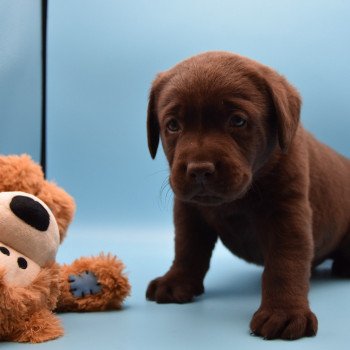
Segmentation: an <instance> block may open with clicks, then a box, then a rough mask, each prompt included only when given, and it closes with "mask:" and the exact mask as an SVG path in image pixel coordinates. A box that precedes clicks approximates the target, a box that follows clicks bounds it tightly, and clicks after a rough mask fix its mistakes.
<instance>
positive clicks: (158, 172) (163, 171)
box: [145, 169, 169, 179]
mask: <svg viewBox="0 0 350 350" xmlns="http://www.w3.org/2000/svg"><path fill="white" fill-rule="evenodd" d="M168 171H169V170H168V169H161V170H158V171H155V172H154V173H151V174H148V175H146V176H145V178H146V179H147V178H149V177H151V176H154V175H157V174H160V173H165V172H168Z"/></svg>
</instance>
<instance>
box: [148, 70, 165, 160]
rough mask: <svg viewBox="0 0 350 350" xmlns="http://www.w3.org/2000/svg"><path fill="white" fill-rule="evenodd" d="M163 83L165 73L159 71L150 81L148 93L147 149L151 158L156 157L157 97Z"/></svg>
mask: <svg viewBox="0 0 350 350" xmlns="http://www.w3.org/2000/svg"><path fill="white" fill-rule="evenodd" d="M164 83H165V73H159V74H158V75H157V77H156V78H155V80H154V81H153V83H152V87H151V91H150V94H149V101H148V108H147V140H148V149H149V152H150V154H151V157H152V159H154V158H155V157H156V154H157V149H158V145H159V132H160V129H159V122H158V115H157V99H158V95H159V92H160V90H161V89H162V87H163V86H164Z"/></svg>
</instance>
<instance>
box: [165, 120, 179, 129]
mask: <svg viewBox="0 0 350 350" xmlns="http://www.w3.org/2000/svg"><path fill="white" fill-rule="evenodd" d="M166 128H167V129H168V131H170V132H178V131H179V130H180V124H179V122H178V121H177V120H176V119H170V120H169V121H168V122H167V124H166Z"/></svg>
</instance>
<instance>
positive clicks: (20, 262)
mask: <svg viewBox="0 0 350 350" xmlns="http://www.w3.org/2000/svg"><path fill="white" fill-rule="evenodd" d="M17 264H18V266H19V268H21V269H23V270H25V269H26V268H27V267H28V263H27V260H26V259H24V258H22V257H20V258H18V259H17Z"/></svg>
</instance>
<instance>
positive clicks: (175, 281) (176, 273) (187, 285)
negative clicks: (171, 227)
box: [146, 199, 217, 303]
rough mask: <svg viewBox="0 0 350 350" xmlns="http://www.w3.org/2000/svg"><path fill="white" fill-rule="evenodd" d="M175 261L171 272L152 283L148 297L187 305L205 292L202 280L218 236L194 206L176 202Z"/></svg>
mask: <svg viewBox="0 0 350 350" xmlns="http://www.w3.org/2000/svg"><path fill="white" fill-rule="evenodd" d="M174 221H175V259H174V262H173V264H172V266H171V268H170V270H169V271H168V272H167V273H166V274H165V275H164V276H163V277H158V278H156V279H155V280H153V281H152V282H151V283H150V284H149V286H148V289H147V292H146V297H147V299H148V300H153V301H156V302H158V303H186V302H190V301H192V299H193V297H195V296H197V295H200V294H202V293H203V292H204V287H203V280H204V277H205V274H206V273H207V271H208V269H209V263H210V257H211V254H212V251H213V248H214V246H215V243H216V241H217V235H216V234H215V233H214V232H213V231H212V230H211V229H210V228H209V227H208V226H207V224H206V223H205V222H204V221H203V219H202V218H201V216H200V214H199V213H198V211H197V210H196V209H195V208H193V207H192V206H191V205H188V204H186V203H183V202H180V201H178V200H176V199H175V207H174Z"/></svg>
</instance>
